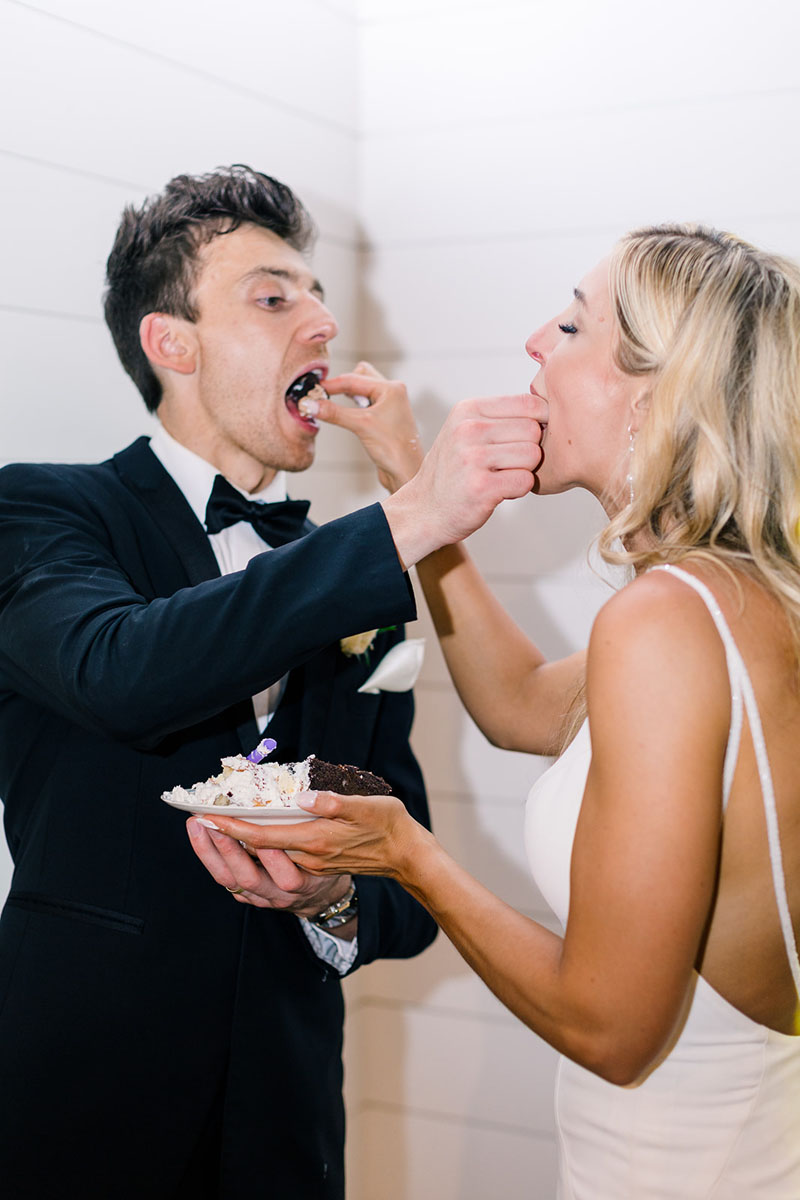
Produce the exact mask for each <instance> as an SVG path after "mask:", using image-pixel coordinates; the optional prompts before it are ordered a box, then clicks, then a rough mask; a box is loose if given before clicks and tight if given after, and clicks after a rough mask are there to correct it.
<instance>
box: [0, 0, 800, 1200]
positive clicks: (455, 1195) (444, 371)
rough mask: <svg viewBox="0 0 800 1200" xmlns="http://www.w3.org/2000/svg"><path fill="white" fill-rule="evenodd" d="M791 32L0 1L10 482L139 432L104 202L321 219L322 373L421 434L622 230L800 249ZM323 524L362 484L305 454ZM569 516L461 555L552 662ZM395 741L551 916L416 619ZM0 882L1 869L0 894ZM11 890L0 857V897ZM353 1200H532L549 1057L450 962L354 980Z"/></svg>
mask: <svg viewBox="0 0 800 1200" xmlns="http://www.w3.org/2000/svg"><path fill="white" fill-rule="evenodd" d="M799 14H800V10H798V8H797V6H795V5H793V4H789V3H788V2H787V0H762V3H761V4H759V5H758V6H755V7H754V6H752V5H750V4H746V3H745V2H744V0H727V3H722V2H721V0H694V2H692V3H690V2H688V0H672V2H671V3H670V4H669V5H641V4H639V3H636V2H635V0H608V2H607V3H604V4H602V5H598V4H596V3H593V2H591V0H573V2H572V3H571V4H569V5H563V4H556V3H555V2H554V0H493V2H492V3H489V2H488V0H292V2H291V3H286V2H285V0H262V3H256V2H255V0H228V2H227V3H226V4H225V5H224V6H221V7H220V6H219V5H217V4H216V3H209V2H208V0H193V2H191V0H137V3H135V4H134V3H132V0H127V2H124V0H123V2H122V3H113V4H109V3H107V0H49V2H48V0H42V2H37V3H27V2H25V0H0V68H2V69H1V70H0V89H2V96H3V101H4V103H3V110H4V112H5V113H6V116H7V119H6V121H5V122H4V125H3V131H2V132H1V133H0V170H2V178H3V201H4V208H5V212H4V216H5V220H4V221H3V223H2V233H0V237H2V251H3V265H4V269H3V272H2V273H0V346H2V351H1V352H2V363H3V385H4V386H3V393H2V400H0V459H5V460H7V459H14V458H21V459H41V458H54V459H61V460H69V459H72V460H77V459H96V458H98V457H101V456H105V455H107V454H109V453H111V452H113V451H114V450H115V449H118V448H119V447H120V446H121V445H124V444H125V443H126V442H127V441H129V440H131V438H133V437H134V436H136V435H137V434H139V433H141V432H146V431H147V430H148V428H149V418H147V416H146V414H145V412H144V408H143V406H142V404H141V402H140V400H139V398H138V395H137V394H136V393H135V391H134V389H133V387H132V385H131V384H130V383H129V382H128V381H127V379H126V378H125V377H124V375H123V374H122V372H121V371H120V369H119V367H118V364H117V362H116V358H115V355H114V352H113V348H112V347H111V343H110V339H109V338H108V335H107V334H106V332H105V328H104V326H103V323H102V318H101V314H100V294H101V290H102V275H103V264H104V261H105V256H106V254H107V252H108V249H109V246H110V242H111V239H112V237H113V232H114V229H115V226H116V222H117V219H118V215H119V211H120V209H121V207H122V205H123V204H125V203H127V202H129V201H134V202H136V201H139V200H141V199H142V198H143V197H144V196H145V195H147V194H148V193H149V192H152V191H154V190H157V189H158V188H160V187H161V186H162V185H163V183H164V182H165V181H166V179H167V178H169V177H170V176H171V175H172V174H174V173H176V172H177V171H180V170H185V171H190V172H194V171H202V170H207V169H209V168H211V167H213V166H215V165H216V164H218V163H226V162H232V161H245V162H250V163H252V164H253V165H255V166H258V167H260V168H261V169H263V170H267V171H269V172H271V173H273V174H275V175H277V176H278V177H279V178H282V179H284V180H285V181H286V182H288V183H289V184H291V185H292V186H294V187H295V188H296V189H297V191H298V192H299V194H300V195H301V196H302V197H303V198H304V200H306V202H307V203H308V205H309V207H310V209H311V211H312V212H313V214H314V215H315V217H316V219H317V221H318V223H319V226H320V232H321V236H320V242H319V247H318V251H317V254H316V256H315V266H316V268H317V270H318V272H319V274H320V276H321V277H322V278H323V279H324V282H325V285H326V288H327V290H328V293H329V295H330V298H331V302H332V306H333V307H334V309H335V311H336V313H337V316H338V317H339V319H340V323H341V328H342V332H341V336H340V338H339V340H338V349H337V354H336V363H335V366H336V367H337V368H338V367H339V366H341V367H344V366H346V365H349V364H352V362H353V361H354V359H355V358H356V357H360V356H362V355H364V356H367V357H370V358H371V359H372V360H373V361H374V362H376V364H377V365H379V366H381V367H384V368H385V369H387V370H388V371H390V372H392V373H397V374H400V375H402V376H403V377H404V378H406V379H407V380H408V382H409V384H410V386H411V389H412V395H413V396H414V401H415V405H416V407H417V411H418V413H419V416H420V420H421V423H422V425H423V427H424V430H425V433H426V436H427V437H428V438H432V437H433V435H434V434H435V431H436V430H437V429H438V427H439V425H440V424H441V421H442V419H443V417H444V415H445V413H446V412H447V410H448V408H449V407H450V406H451V405H452V404H453V403H454V402H455V401H456V400H457V399H459V398H461V397H462V396H464V395H470V394H472V395H475V394H489V393H496V392H498V391H524V390H525V389H526V388H527V386H528V383H529V382H530V378H531V374H532V372H531V369H530V363H529V362H528V360H527V359H526V357H525V355H524V351H523V349H522V347H523V343H524V340H525V337H526V336H527V334H528V333H529V332H530V330H531V329H532V328H534V327H535V326H536V325H538V324H539V323H540V322H541V321H542V320H543V319H545V318H547V317H548V316H549V315H550V314H551V313H552V312H553V311H555V310H556V309H558V308H560V307H561V305H562V304H563V302H564V299H565V297H566V296H567V295H568V294H569V290H570V289H571V287H572V285H573V284H574V283H575V282H576V281H577V279H578V278H579V277H580V275H581V274H582V273H583V272H584V271H585V270H586V268H587V267H588V266H590V265H591V264H592V263H593V262H594V261H595V260H596V259H597V258H599V257H600V256H601V255H602V254H603V253H604V252H605V251H606V250H607V249H608V247H609V246H610V244H611V243H612V242H613V240H614V238H615V237H616V236H617V235H618V234H619V233H620V232H622V231H623V230H624V229H626V228H628V227H630V226H632V225H634V224H637V223H640V222H649V221H654V220H666V219H671V218H677V219H692V218H699V219H704V220H707V221H710V222H713V223H716V224H718V225H727V226H729V227H732V228H734V229H735V230H737V231H738V232H741V233H742V234H744V235H745V236H748V237H751V238H752V239H753V240H755V241H759V242H761V243H764V244H766V245H768V246H770V247H772V248H774V249H777V250H782V251H784V252H787V253H790V254H794V255H795V256H800V202H798V199H797V196H798V170H799V168H798V165H797V156H796V154H795V152H794V146H795V143H796V132H795V131H796V129H797V125H798V115H799V112H798V110H799V108H800V105H799V104H798V98H799V97H800V88H799V87H798V84H799V83H800V81H799V80H798V73H797V66H796V46H797V44H798V33H800V15H799ZM303 490H304V491H306V493H307V494H309V495H310V496H311V498H312V500H313V504H314V508H313V511H314V513H315V515H316V516H317V517H318V519H326V518H328V517H331V516H334V515H337V514H338V513H340V512H343V511H345V510H346V509H348V508H350V507H353V506H355V505H357V504H361V503H365V502H367V501H369V500H371V499H372V498H373V497H374V496H375V495H376V494H377V493H376V491H375V489H374V487H373V484H372V479H371V473H370V472H369V471H368V470H366V469H364V467H363V458H362V456H361V455H360V452H359V451H358V450H357V448H356V449H355V450H354V448H353V447H352V446H351V445H350V443H349V440H348V438H347V437H346V435H343V434H342V433H341V432H339V431H335V430H326V431H325V433H324V436H323V437H322V438H321V441H320V453H319V459H318V462H317V464H316V465H315V468H314V469H313V471H312V472H311V473H310V474H309V475H308V477H307V479H306V480H304V488H303ZM600 519H601V518H600V514H599V511H598V510H597V508H596V506H595V505H594V504H593V502H591V501H589V500H588V499H587V498H586V497H581V496H579V495H570V496H565V497H555V498H552V499H548V500H540V499H536V500H533V499H531V500H525V501H519V502H516V503H515V504H513V505H509V506H507V507H506V508H505V509H504V510H502V511H501V512H500V513H498V514H497V515H496V516H495V517H494V518H493V520H492V522H491V523H490V525H489V526H488V527H487V528H486V529H485V530H483V531H481V533H480V534H478V535H477V536H476V537H475V538H474V539H473V546H474V551H475V554H476V556H477V557H478V559H479V561H480V563H481V565H482V566H483V568H484V570H485V571H486V573H487V575H488V576H489V578H490V580H491V582H492V585H493V586H494V587H495V589H496V590H497V592H498V593H499V595H500V596H501V597H502V599H503V600H504V602H505V603H506V604H507V605H508V606H509V607H510V608H511V610H512V612H513V613H514V614H515V615H516V617H517V619H518V620H520V622H521V623H522V624H523V625H524V626H525V627H526V628H528V629H530V631H531V632H532V633H533V634H534V636H536V637H537V638H538V640H539V641H540V643H541V644H542V645H543V647H544V648H545V649H546V650H547V651H548V652H549V653H551V654H560V653H564V652H566V651H569V650H571V649H573V648H574V647H576V646H578V645H580V644H582V643H584V642H585V640H586V636H587V634H588V629H589V627H590V624H591V620H592V617H593V615H594V612H595V611H596V609H597V607H598V605H599V603H601V602H602V598H603V597H604V595H606V589H605V585H604V584H602V583H601V582H599V581H598V580H597V579H596V578H595V577H594V576H593V575H592V573H591V572H590V570H589V569H588V568H587V566H586V565H585V558H584V547H585V544H586V542H587V541H588V539H589V537H590V536H591V534H592V533H593V532H594V531H595V530H596V529H597V528H598V526H599V523H600ZM420 631H422V632H427V633H428V635H429V646H428V650H429V652H428V656H427V661H426V666H425V670H424V673H423V677H422V681H421V686H420V688H419V690H418V695H419V716H418V720H417V726H416V730H415V745H416V748H417V750H418V753H419V756H420V758H421V761H422V763H423V766H424V768H425V772H426V776H427V778H428V781H429V784H430V787H431V792H432V799H433V807H434V818H435V822H436V826H437V830H438V832H439V834H440V836H441V837H442V839H443V841H444V842H445V844H446V845H447V846H448V848H450V849H451V850H452V851H453V853H454V854H455V855H456V856H457V857H458V858H460V859H461V860H462V861H463V862H464V863H465V864H466V865H467V866H468V867H469V868H470V869H472V870H473V871H474V872H475V873H476V874H477V875H478V876H479V877H480V878H482V879H483V880H484V881H485V882H486V883H487V884H488V885H489V886H490V887H492V888H494V889H495V890H496V891H497V892H499V893H500V894H501V895H502V896H503V897H504V898H505V899H507V900H509V901H510V902H511V903H513V904H515V905H516V906H517V907H519V908H520V909H522V910H524V911H526V912H529V913H531V914H532V915H540V916H541V917H542V918H543V919H545V920H546V919H548V918H547V916H546V914H545V911H544V908H543V905H542V903H541V901H540V899H539V897H538V896H537V894H536V892H535V890H534V889H533V887H532V885H531V883H530V880H529V878H528V873H527V869H526V866H525V863H524V860H523V857H522V854H521V847H520V830H521V819H522V802H523V799H524V796H525V793H526V791H527V789H528V787H529V786H530V783H531V781H532V779H533V777H534V776H535V775H536V774H537V773H538V771H539V770H540V769H541V764H539V763H538V762H536V761H534V760H531V759H528V758H526V757H525V756H522V755H507V754H503V753H502V752H500V751H496V750H493V749H491V748H490V747H488V746H487V744H486V743H485V740H484V739H483V738H482V737H481V735H480V734H478V733H477V731H476V730H475V729H474V727H472V726H471V724H470V723H469V721H468V720H467V719H466V718H465V717H464V716H463V714H462V712H461V710H460V707H459V705H458V702H457V701H456V700H455V699H454V698H453V695H452V692H451V689H450V687H449V684H448V683H447V678H446V673H445V671H444V667H443V664H442V661H441V657H440V655H439V654H438V651H437V650H436V648H435V646H434V644H433V641H432V637H431V636H430V630H429V629H428V627H427V621H426V620H425V619H424V618H423V620H422V622H421V628H420V629H417V630H412V631H411V632H412V633H415V632H416V633H419V632H420ZM6 877H7V876H6ZM4 886H5V879H4V878H3V873H2V864H0V891H2V890H3V889H4ZM348 997H349V1008H350V1016H349V1018H348V1032H347V1040H348V1051H347V1076H348V1079H347V1092H348V1108H349V1112H350V1137H349V1146H348V1149H349V1158H350V1162H349V1168H350V1179H351V1188H350V1193H351V1197H352V1200H485V1198H486V1197H487V1196H490V1195H491V1196H494V1197H498V1198H500V1200H523V1198H524V1200H549V1198H550V1197H552V1195H553V1179H554V1172H555V1154H554V1141H553V1123H552V1116H551V1111H552V1110H551V1093H552V1076H553V1069H554V1057H553V1055H552V1053H551V1052H550V1051H549V1049H548V1048H547V1047H545V1046H543V1045H542V1043H541V1042H539V1041H538V1040H537V1039H536V1038H534V1037H533V1035H531V1034H529V1033H527V1032H526V1031H525V1030H523V1029H522V1028H521V1027H520V1026H518V1025H517V1024H516V1022H514V1021H513V1019H512V1018H510V1017H509V1016H508V1015H507V1014H506V1013H505V1012H504V1011H503V1010H502V1009H501V1007H500V1006H499V1004H498V1003H497V1002H496V1001H495V1000H494V998H493V997H492V996H491V994H490V993H489V992H488V991H487V989H485V988H484V987H483V985H482V984H480V983H479V982H478V981H477V980H476V979H475V978H474V977H472V976H471V975H470V973H469V972H468V971H467V969H466V967H465V966H464V965H463V964H462V963H461V961H460V959H459V958H458V956H457V955H456V954H455V953H454V952H453V951H452V949H450V948H449V946H448V944H447V943H446V941H445V940H444V939H440V940H439V942H438V943H437V945H436V946H435V947H434V948H433V949H432V950H431V951H429V952H428V953H426V954H425V955H424V956H422V958H420V959H419V960H417V961H416V962H414V963H412V964H408V963H384V964H377V965H375V966H374V967H371V968H369V969H368V970H367V971H364V972H362V973H360V975H359V976H357V977H356V978H355V979H354V980H352V981H350V983H349V984H348Z"/></svg>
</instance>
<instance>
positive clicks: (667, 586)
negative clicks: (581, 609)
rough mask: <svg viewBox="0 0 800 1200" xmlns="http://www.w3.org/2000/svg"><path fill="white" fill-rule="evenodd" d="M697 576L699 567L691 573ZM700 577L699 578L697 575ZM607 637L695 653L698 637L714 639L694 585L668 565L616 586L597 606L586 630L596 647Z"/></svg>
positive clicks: (700, 641) (620, 645)
mask: <svg viewBox="0 0 800 1200" xmlns="http://www.w3.org/2000/svg"><path fill="white" fill-rule="evenodd" d="M697 576H698V578H700V575H699V573H697ZM701 582H702V580H701ZM609 642H613V643H615V644H616V646H617V648H618V649H623V648H624V647H625V646H629V645H636V646H637V647H639V648H645V647H647V646H650V647H651V648H652V649H653V650H654V651H656V650H657V649H658V647H659V646H661V647H663V648H664V649H666V650H674V651H675V652H677V653H680V652H681V650H682V648H685V649H687V650H690V651H691V652H692V653H696V652H697V650H698V647H699V646H700V645H702V644H704V643H706V642H707V643H709V646H710V647H711V646H715V645H716V644H717V643H718V642H719V637H718V635H716V632H715V626H714V622H713V619H712V617H711V614H710V613H709V611H708V608H707V607H706V604H705V602H704V601H703V600H702V598H701V597H700V596H699V595H698V594H697V592H696V591H695V590H694V588H692V587H690V586H689V585H687V584H686V583H685V582H684V581H683V580H681V579H679V578H676V577H675V576H674V575H672V574H670V573H669V572H668V571H649V572H647V573H646V574H644V575H641V576H639V578H638V579H635V580H634V581H633V582H632V583H629V584H628V585H627V586H626V587H624V588H623V589H622V590H621V591H619V592H617V593H616V594H615V595H614V596H613V597H612V598H611V599H610V600H609V601H607V603H606V604H605V605H604V606H603V608H602V609H601V610H600V612H599V614H598V616H597V619H596V621H595V624H594V628H593V630H592V636H591V641H590V648H591V645H592V643H593V644H594V645H595V647H596V648H599V647H600V646H602V645H604V644H607V643H609Z"/></svg>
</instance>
